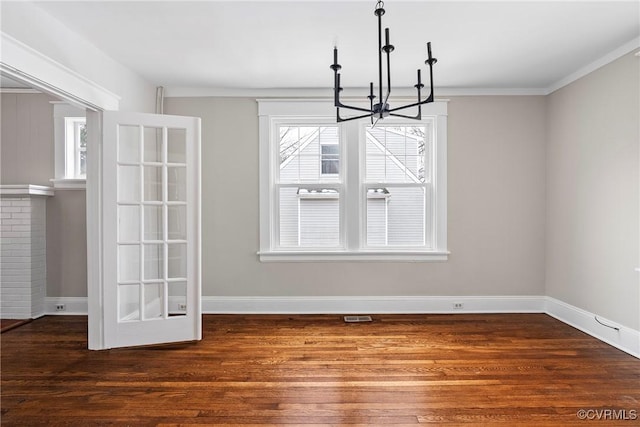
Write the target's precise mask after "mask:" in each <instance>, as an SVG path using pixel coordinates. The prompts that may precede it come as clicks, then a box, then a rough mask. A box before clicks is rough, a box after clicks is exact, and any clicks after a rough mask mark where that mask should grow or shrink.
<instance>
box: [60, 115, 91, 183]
mask: <svg viewBox="0 0 640 427" xmlns="http://www.w3.org/2000/svg"><path fill="white" fill-rule="evenodd" d="M64 123H65V134H64V137H65V138H64V139H65V177H66V178H86V177H87V122H86V119H85V118H84V117H65V119H64Z"/></svg>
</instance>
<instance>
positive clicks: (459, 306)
mask: <svg viewBox="0 0 640 427" xmlns="http://www.w3.org/2000/svg"><path fill="white" fill-rule="evenodd" d="M463 308H464V303H462V302H454V303H453V309H454V310H462V309H463Z"/></svg>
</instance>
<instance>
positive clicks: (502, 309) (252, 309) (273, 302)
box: [45, 296, 640, 358]
mask: <svg viewBox="0 0 640 427" xmlns="http://www.w3.org/2000/svg"><path fill="white" fill-rule="evenodd" d="M454 303H462V304H463V308H461V309H454V308H453V305H454ZM58 304H63V305H64V306H65V309H64V310H63V311H57V310H56V306H57V305H58ZM173 305H175V304H173V303H172V306H173ZM174 309H177V308H176V307H174ZM45 312H46V313H45V314H47V315H86V314H87V298H86V297H47V298H46V301H45ZM202 313H203V314H326V313H331V314H403V313H407V314H410V313H425V314H431V313H434V314H435V313H438V314H465V313H545V314H548V315H549V316H552V317H554V318H556V319H558V320H560V321H561V322H563V323H566V324H568V325H570V326H573V327H574V328H576V329H579V330H581V331H583V332H585V333H587V334H589V335H591V336H592V337H594V338H597V339H599V340H601V341H603V342H605V343H607V344H610V345H612V346H614V347H616V348H618V349H620V350H622V351H624V352H626V353H629V354H630V355H632V356H635V357H637V358H640V331H637V330H635V329H632V328H629V327H626V326H623V325H619V324H617V323H615V322H613V321H610V320H608V319H605V318H601V317H598V318H599V319H600V320H601V321H602V322H604V323H606V324H608V325H611V326H613V327H616V328H618V330H614V329H611V328H607V327H606V326H602V325H600V324H599V323H597V322H596V321H595V319H594V317H595V314H594V313H590V312H588V311H585V310H582V309H580V308H578V307H575V306H572V305H570V304H567V303H565V302H562V301H560V300H557V299H555V298H551V297H546V296H432V297H429V296H379V297H354V296H344V297H338V296H333V297H256V296H252V297H230V296H219V297H212V296H205V297H202Z"/></svg>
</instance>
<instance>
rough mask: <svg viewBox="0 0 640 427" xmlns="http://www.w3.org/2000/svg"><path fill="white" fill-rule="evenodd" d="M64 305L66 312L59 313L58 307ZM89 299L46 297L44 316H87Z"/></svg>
mask: <svg viewBox="0 0 640 427" xmlns="http://www.w3.org/2000/svg"><path fill="white" fill-rule="evenodd" d="M58 304H64V306H65V310H64V311H57V310H56V306H57V305H58ZM87 307H88V305H87V297H46V298H45V300H44V312H45V313H44V314H45V315H47V316H68V315H74V316H86V315H87Z"/></svg>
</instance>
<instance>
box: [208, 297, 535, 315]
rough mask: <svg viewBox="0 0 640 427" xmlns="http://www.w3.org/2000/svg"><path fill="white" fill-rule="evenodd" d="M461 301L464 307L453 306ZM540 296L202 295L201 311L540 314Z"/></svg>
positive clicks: (248, 312)
mask: <svg viewBox="0 0 640 427" xmlns="http://www.w3.org/2000/svg"><path fill="white" fill-rule="evenodd" d="M454 302H456V303H457V302H461V303H463V304H464V309H454V308H453V303H454ZM543 310H544V297H542V296H375V297H362V296H330V297H255V296H247V297H239V296H238V297H235V296H234V297H229V296H219V297H211V296H207V297H202V312H203V313H205V314H322V313H333V314H390V313H397V314H402V313H452V314H453V313H460V314H462V313H542V312H543Z"/></svg>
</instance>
